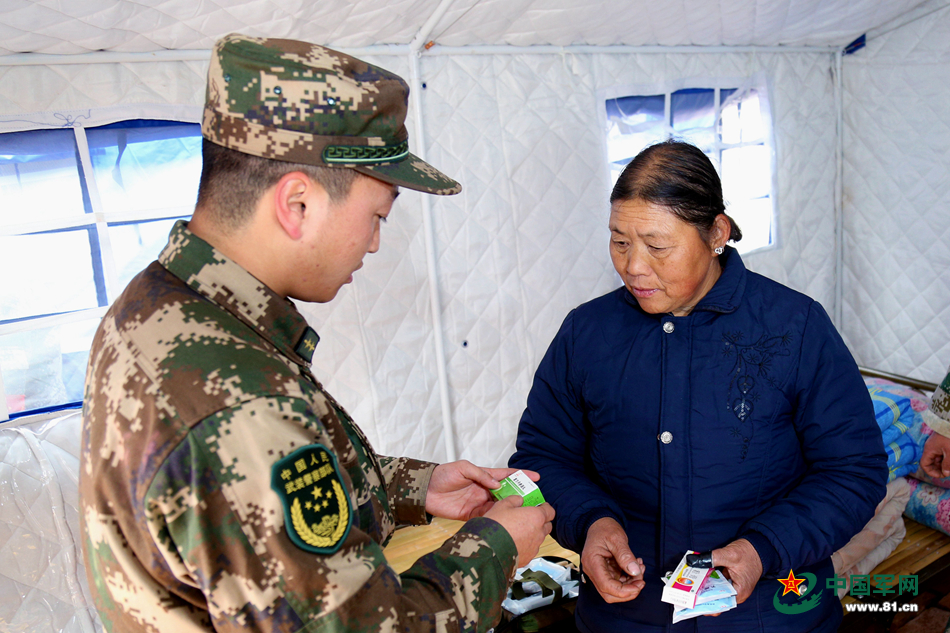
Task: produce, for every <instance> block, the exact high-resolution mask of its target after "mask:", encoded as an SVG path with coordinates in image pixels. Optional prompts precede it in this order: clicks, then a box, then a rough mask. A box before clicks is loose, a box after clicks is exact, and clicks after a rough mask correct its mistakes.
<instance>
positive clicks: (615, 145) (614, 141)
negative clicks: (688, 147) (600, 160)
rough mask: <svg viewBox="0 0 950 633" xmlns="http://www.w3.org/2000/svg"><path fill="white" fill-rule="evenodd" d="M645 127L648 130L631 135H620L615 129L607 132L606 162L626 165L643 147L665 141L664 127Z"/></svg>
mask: <svg viewBox="0 0 950 633" xmlns="http://www.w3.org/2000/svg"><path fill="white" fill-rule="evenodd" d="M646 127H647V128H648V129H646V130H643V131H640V132H636V133H631V134H622V133H620V132H619V131H618V130H617V129H616V128H615V129H614V130H611V131H608V134H607V160H608V161H610V162H611V163H618V164H620V165H621V166H622V165H626V164H627V163H629V162H630V160H631V159H632V158H633V157H634V156H636V155H637V154H639V153H640V151H641V150H642V149H643V148H644V147H647V146H648V145H653V144H654V143H658V142H660V141H663V140H666V128H665V126H662V125H656V126H654V127H652V128H650V127H649V126H646Z"/></svg>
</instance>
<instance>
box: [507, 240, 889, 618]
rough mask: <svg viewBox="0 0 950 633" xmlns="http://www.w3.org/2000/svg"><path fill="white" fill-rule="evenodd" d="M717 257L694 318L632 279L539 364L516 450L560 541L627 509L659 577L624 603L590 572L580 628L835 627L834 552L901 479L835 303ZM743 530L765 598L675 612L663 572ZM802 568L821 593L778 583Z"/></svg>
mask: <svg viewBox="0 0 950 633" xmlns="http://www.w3.org/2000/svg"><path fill="white" fill-rule="evenodd" d="M721 261H722V262H723V272H722V275H721V276H720V278H719V280H718V281H717V282H716V284H715V286H714V287H713V288H712V290H710V291H709V293H708V294H707V295H706V296H705V297H704V298H703V299H701V300H700V302H699V304H698V305H697V306H696V308H695V309H694V310H693V311H692V312H691V313H690V314H689V315H688V316H685V317H674V316H672V315H670V314H647V313H645V312H643V311H642V310H641V309H640V308H639V306H638V304H637V302H636V299H635V298H634V297H632V296H631V295H630V294H629V293H628V292H627V290H626V289H625V288H622V287H621V288H619V289H617V290H615V291H613V292H611V293H609V294H607V295H604V296H602V297H599V298H597V299H594V300H593V301H590V302H588V303H585V304H583V305H581V306H579V307H578V308H576V309H575V310H573V311H572V312H571V313H570V314H569V315H568V316H567V318H566V319H565V320H564V323H563V324H562V326H561V329H560V331H559V332H558V333H557V336H556V337H555V338H554V341H553V342H552V343H551V346H550V348H549V349H548V351H547V353H546V354H545V356H544V359H543V360H542V361H541V365H540V366H539V367H538V371H537V373H536V375H535V378H534V384H533V386H532V388H531V392H530V394H529V395H528V403H527V408H526V409H525V412H524V414H523V416H522V418H521V423H520V426H519V429H518V440H517V451H516V453H515V454H514V455H513V456H512V458H511V460H510V462H509V465H511V466H514V467H518V468H528V469H532V470H536V471H538V472H539V473H540V474H541V481H540V486H541V490H542V492H543V493H544V496H545V498H546V499H547V500H548V501H550V502H551V504H552V505H553V506H554V508H555V510H556V511H557V517H556V519H555V527H554V536H555V538H556V540H557V541H558V542H559V543H560V544H561V545H563V546H565V547H568V548H570V549H573V550H574V551H576V552H578V553H580V552H581V551H582V550H583V546H584V538H585V535H586V533H587V529H588V528H589V527H590V525H591V524H592V523H593V522H594V521H596V520H597V519H600V518H603V517H613V518H614V519H616V520H617V521H618V522H619V523H620V524H621V525H622V526H624V528H625V530H626V532H627V535H628V537H629V541H630V546H631V549H632V551H633V552H634V554H636V555H637V556H639V557H641V558H643V561H644V563H645V566H646V580H647V585H646V587H645V589H644V590H643V591H642V592H641V594H640V595H639V596H638V597H637V598H636V599H635V600H633V601H630V602H628V603H622V604H607V603H605V602H604V601H603V600H602V599H601V598H600V595H599V594H598V593H597V590H596V589H595V588H594V587H593V584H592V583H590V582H588V583H586V584H583V585H582V586H581V596H580V599H579V602H578V606H577V609H576V615H577V623H578V626H579V628H580V629H581V630H583V631H597V632H600V631H604V632H606V631H609V632H611V633H613V632H617V631H625V630H636V631H661V630H672V631H693V630H697V631H730V632H734V631H770V632H772V631H811V630H819V631H826V630H827V631H834V630H836V629H837V626H838V623H839V622H840V619H841V606H840V603H839V601H838V599H837V596H836V594H835V592H834V591H833V590H832V589H825V583H826V580H827V579H830V578H833V576H834V574H833V568H832V564H831V559H830V557H831V554H832V553H833V552H834V551H835V550H836V549H838V548H840V547H842V546H843V545H844V544H845V543H847V542H848V540H849V539H850V538H851V537H852V536H853V535H854V534H855V533H857V532H858V531H859V530H861V528H862V527H864V525H865V524H866V523H867V521H868V520H869V519H870V518H871V516H872V515H873V514H874V509H875V506H876V505H877V504H878V502H879V501H880V500H881V499H883V497H884V492H885V489H884V487H885V482H886V480H887V466H886V456H885V453H884V447H883V444H882V442H881V433H880V430H879V429H878V427H877V425H876V423H875V421H874V409H873V406H872V404H871V399H870V397H869V395H868V391H867V389H866V388H865V386H864V382H863V380H862V378H861V375H860V374H859V372H858V368H857V365H856V364H855V361H854V359H853V358H852V357H851V354H850V353H849V351H848V349H847V347H846V346H845V344H844V342H843V341H842V340H841V337H840V336H839V335H838V332H837V331H836V330H835V328H834V326H833V325H832V323H831V320H830V319H829V318H828V315H827V314H826V313H825V311H824V310H823V309H822V307H821V305H819V304H818V303H817V302H816V301H814V300H812V299H810V298H808V297H807V296H805V295H803V294H801V293H798V292H795V291H793V290H791V289H789V288H787V287H785V286H782V285H781V284H778V283H776V282H774V281H772V280H770V279H767V278H766V277H763V276H761V275H758V274H756V273H753V272H750V271H748V270H746V268H745V266H744V265H743V263H742V260H741V258H740V257H739V254H738V253H737V252H736V251H735V250H734V249H732V248H727V250H726V253H725V254H724V255H723V256H721ZM737 538H746V539H748V540H749V541H750V542H751V543H752V544H753V546H754V547H755V549H756V551H757V552H758V553H759V556H760V558H761V559H762V563H763V568H764V577H763V579H762V580H761V581H760V582H759V584H758V585H757V587H756V589H755V591H754V592H753V594H752V596H751V597H750V598H749V599H748V600H747V601H746V602H745V603H743V604H741V605H739V606H738V607H737V608H735V609H733V610H731V611H727V612H726V613H723V614H722V615H721V616H719V617H717V618H708V617H700V618H696V619H693V620H686V621H684V622H680V623H678V624H676V625H672V627H671V624H670V623H671V619H672V618H671V615H672V608H671V607H670V605H668V604H666V603H664V602H661V601H660V593H661V591H662V583H661V580H660V576H661V574H662V573H663V572H665V571H672V570H673V568H674V567H675V566H676V564H677V563H678V562H679V560H680V559H681V558H682V556H683V554H684V553H685V552H686V551H687V550H698V551H709V550H712V549H714V548H717V547H722V546H724V545H727V544H728V543H730V542H731V541H733V540H735V539H737ZM789 571H794V573H795V576H796V577H799V578H801V577H802V575H803V574H811V575H812V576H811V577H809V578H808V579H809V580H814V581H816V582H817V585H818V591H817V592H812V593H811V594H806V596H807V597H809V598H810V599H811V601H812V602H814V603H815V604H814V605H812V602H808V603H806V602H805V600H804V599H803V600H801V602H802V603H803V605H804V606H798V607H796V606H795V597H794V595H792V596H791V597H782V596H781V593H782V590H783V585H782V584H781V583H779V582H777V580H776V578H778V577H782V578H785V577H787V576H788V572H789ZM777 590H778V593H779V597H781V598H782V599H781V600H779V599H778V598H776V597H775V596H776V591H777ZM819 592H820V593H819ZM775 602H782V603H790V604H792V607H791V608H782V607H781V606H779V607H778V608H777V607H776V604H775ZM805 607H808V608H807V609H806V608H805ZM796 609H797V610H799V611H800V612H798V613H788V612H787V611H789V610H791V611H795V610H796ZM802 609H803V610H802Z"/></svg>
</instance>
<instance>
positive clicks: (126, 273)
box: [109, 218, 179, 288]
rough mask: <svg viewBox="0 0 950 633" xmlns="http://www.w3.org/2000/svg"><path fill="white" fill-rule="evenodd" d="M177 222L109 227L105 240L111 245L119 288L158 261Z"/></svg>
mask: <svg viewBox="0 0 950 633" xmlns="http://www.w3.org/2000/svg"><path fill="white" fill-rule="evenodd" d="M178 219H179V218H173V219H169V220H154V221H151V222H135V223H129V224H115V225H110V226H109V241H110V242H111V243H112V254H113V256H114V257H115V265H116V270H117V271H118V274H119V286H120V287H121V288H125V287H126V286H127V285H128V284H129V282H130V281H132V277H134V276H135V275H137V274H139V272H140V271H141V270H142V269H144V268H145V267H147V266H148V265H149V264H150V263H152V262H153V261H154V260H155V259H157V258H158V255H159V253H161V252H162V249H163V248H165V244H166V243H167V242H168V234H169V233H170V232H171V230H172V226H174V224H175V222H176V221H177V220H178Z"/></svg>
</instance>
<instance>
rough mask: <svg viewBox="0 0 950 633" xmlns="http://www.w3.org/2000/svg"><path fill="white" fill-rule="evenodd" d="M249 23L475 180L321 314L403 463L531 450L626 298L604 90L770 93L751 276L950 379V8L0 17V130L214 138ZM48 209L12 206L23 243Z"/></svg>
mask: <svg viewBox="0 0 950 633" xmlns="http://www.w3.org/2000/svg"><path fill="white" fill-rule="evenodd" d="M235 31H237V32H243V33H247V34H251V35H262V36H264V35H266V36H270V37H289V38H297V39H304V40H309V41H313V42H318V43H321V44H326V45H328V46H331V47H334V48H339V49H341V50H344V51H347V52H350V53H353V54H356V55H358V56H360V57H363V58H365V59H367V60H368V61H372V62H374V63H376V64H378V65H381V66H383V67H385V68H388V69H390V70H392V71H394V72H397V73H399V74H400V75H402V76H403V77H405V78H406V79H407V80H408V81H410V85H411V87H412V90H413V92H412V95H411V99H412V100H411V103H410V121H409V122H408V125H409V130H410V144H411V146H412V149H413V151H414V152H416V153H418V154H420V155H422V156H424V157H425V158H426V159H427V160H429V161H430V162H432V163H433V164H434V165H436V166H438V167H439V168H440V169H442V170H443V171H445V172H446V173H448V174H450V175H452V176H454V177H455V178H457V179H458V180H459V181H460V182H461V183H462V184H463V187H464V190H463V193H462V194H461V195H459V196H454V197H449V198H438V199H435V198H433V197H430V196H423V195H419V194H415V193H413V192H405V193H404V194H403V195H402V196H400V198H399V200H398V202H397V205H396V208H395V209H394V212H393V215H392V219H391V221H390V223H389V224H388V225H387V226H386V227H385V229H384V233H383V247H382V249H381V251H380V252H379V253H377V254H375V255H373V256H370V257H368V258H367V259H366V265H365V266H364V268H363V269H362V270H361V271H360V272H359V273H357V279H356V281H355V283H354V284H353V285H351V286H349V287H347V288H345V289H344V291H343V292H342V293H341V294H340V296H339V297H338V298H337V299H336V300H335V301H333V302H332V303H330V304H328V305H304V306H301V309H302V311H303V312H304V314H305V315H306V316H307V317H308V319H310V320H311V322H312V324H313V325H314V327H315V328H316V329H317V330H318V332H320V335H321V337H322V341H321V343H320V345H319V346H318V348H317V354H316V355H315V357H314V365H315V367H314V372H315V374H316V375H317V376H318V377H319V378H321V380H323V381H324V383H325V385H326V386H327V387H328V389H329V390H330V392H331V393H333V394H334V395H336V396H337V398H338V399H339V400H340V401H341V402H342V404H344V406H346V407H347V408H348V409H349V410H350V412H351V413H352V414H353V417H354V418H355V419H356V420H357V421H358V422H359V423H360V425H361V426H362V427H363V428H364V429H365V430H366V431H367V434H368V435H369V437H370V439H371V441H372V442H373V443H374V445H375V446H376V448H377V449H378V450H379V451H380V452H382V453H390V454H408V455H413V456H418V457H422V458H427V459H432V460H436V461H444V460H447V459H452V458H466V459H469V460H471V461H474V462H476V463H481V464H484V465H500V464H503V463H505V462H506V460H507V457H508V456H509V455H510V454H511V453H512V452H513V450H514V436H515V430H516V426H517V421H518V418H519V416H520V414H521V411H522V408H523V406H524V402H525V397H526V395H527V392H528V389H529V387H530V383H531V378H532V376H533V372H534V369H535V367H536V366H537V364H538V362H539V361H540V359H541V356H542V354H543V353H544V351H545V349H546V347H547V344H548V343H549V341H550V339H551V338H552V336H553V335H554V333H555V331H556V329H557V327H558V325H559V324H560V322H561V320H562V319H563V318H564V316H565V315H566V314H567V312H568V311H569V310H570V309H571V308H573V307H574V306H576V305H577V304H579V303H581V302H584V301H586V300H589V299H591V298H593V297H596V296H599V295H600V294H603V293H604V292H607V291H608V290H610V289H612V288H614V287H616V286H617V285H618V279H617V277H616V274H615V273H614V271H613V269H612V267H611V264H610V261H609V258H608V255H607V229H606V218H607V206H608V205H607V196H608V193H609V187H610V181H609V174H608V170H607V165H606V152H605V149H604V128H603V122H602V111H603V109H604V101H603V98H602V95H603V94H605V92H609V91H610V90H611V89H613V88H614V87H616V86H621V85H624V86H645V85H652V86H655V85H659V84H665V85H675V84H677V83H679V84H680V85H692V84H691V83H690V82H694V81H695V80H697V79H704V80H709V81H711V82H716V81H719V80H724V79H726V78H729V79H732V78H749V77H753V76H760V77H765V80H766V81H767V84H768V91H769V101H770V105H771V121H772V129H773V134H774V152H775V167H776V169H775V173H776V176H775V183H776V188H775V190H774V204H775V208H776V214H777V218H778V225H777V227H775V233H776V236H777V241H776V245H775V246H774V247H773V248H769V249H763V250H761V251H757V252H755V253H751V254H749V255H747V256H745V257H744V260H745V262H746V265H747V266H748V267H749V268H751V269H753V270H756V271H758V272H761V273H763V274H765V275H767V276H770V277H772V278H774V279H776V280H778V281H780V282H782V283H784V284H787V285H789V286H791V287H793V288H796V289H798V290H801V291H803V292H805V293H807V294H809V295H811V296H812V297H814V298H816V299H818V300H819V301H821V303H822V304H823V305H824V306H825V308H826V309H827V310H828V312H829V313H830V314H832V315H833V317H834V319H835V322H836V324H837V326H838V328H839V330H840V331H841V332H842V334H843V335H844V337H845V339H846V341H847V342H848V344H849V346H850V348H851V350H852V353H853V354H854V356H855V358H856V359H857V361H858V362H859V364H861V365H865V366H870V367H876V368H879V369H883V370H886V371H891V372H894V373H900V374H904V375H909V376H914V377H918V378H922V379H925V380H930V381H935V380H938V379H939V378H940V377H941V376H942V375H943V372H944V370H945V368H946V366H947V363H948V362H950V155H948V154H950V150H948V149H947V148H948V147H950V125H948V123H947V121H948V120H950V117H948V116H947V115H948V114H950V107H948V106H947V105H946V104H947V103H948V101H950V64H948V63H947V62H948V61H950V4H948V3H947V0H928V1H925V2H923V3H921V2H920V0H889V1H886V2H883V1H881V0H755V1H750V0H745V1H740V0H720V1H719V2H711V1H710V2H702V3H699V2H694V3H686V2H644V1H642V0H634V1H631V2H625V3H617V2H604V1H603V0H586V1H585V2H570V1H568V0H504V1H502V0H443V1H442V2H437V1H436V0H395V1H393V2H388V3H380V2H376V1H374V0H346V1H344V0H324V1H322V2H319V3H313V2H302V1H300V0H293V1H278V0H250V1H248V0H241V1H238V0H192V1H191V2H181V1H180V0H150V1H147V2H141V1H131V0H84V1H82V2H72V3H67V2H60V1H53V0H41V1H28V0H0V132H4V131H15V130H27V129H46V128H50V127H55V126H62V125H63V124H64V122H65V123H66V124H67V125H70V124H73V125H75V124H78V125H80V126H81V125H82V124H83V121H108V120H113V119H114V118H115V117H118V116H124V117H127V118H128V117H131V118H134V117H135V116H142V117H145V118H148V117H151V116H155V112H161V113H162V114H161V116H162V117H166V118H172V119H177V120H182V121H198V120H199V113H200V105H201V103H202V99H203V96H204V74H205V70H206V68H207V59H208V56H209V50H210V46H211V44H212V42H213V41H214V40H215V39H216V38H217V37H219V36H221V35H223V34H226V33H229V32H235ZM862 34H866V35H867V39H866V42H867V45H866V46H865V47H864V48H861V49H859V50H857V51H856V52H854V53H853V54H844V52H843V49H844V47H845V46H846V45H848V44H849V43H851V42H852V41H853V40H855V39H856V38H858V37H859V36H861V35H862ZM117 112H118V113H119V114H116V113H117ZM110 117H111V118H110ZM2 195H3V194H2V192H0V205H2V200H3V197H2ZM29 214H30V209H29V208H15V209H14V208H7V207H6V206H5V205H2V206H0V219H2V218H4V217H5V218H6V219H3V223H2V225H0V237H2V235H4V234H10V232H11V231H13V230H14V229H11V228H9V226H12V225H17V226H18V227H19V229H22V226H19V224H24V225H25V224H29V222H30V216H29ZM11 217H15V218H16V220H15V221H12V220H10V219H9V218H11ZM17 223H19V224H17ZM3 227H8V228H3ZM15 228H16V227H15ZM19 229H18V230H19ZM2 231H6V233H2ZM16 274H18V273H17V272H16V271H12V270H11V271H4V276H5V277H9V276H11V275H16ZM17 327H20V328H22V327H23V326H22V325H17V324H15V323H14V324H2V323H0V348H2V339H3V336H4V335H5V334H7V333H9V332H12V331H14V330H15V329H16V328H17ZM2 362H3V358H2V356H0V371H2V370H3V367H2ZM0 384H2V383H0ZM0 406H2V404H0ZM0 419H2V418H0ZM12 424H14V423H8V425H5V426H10V425H12ZM19 424H20V426H21V427H23V423H19ZM3 428H4V427H2V426H0V430H2V429H3ZM11 432H12V431H11ZM23 433H25V431H21V432H20V433H19V435H17V434H14V435H15V437H16V438H21V439H22V437H23ZM14 435H11V436H10V437H14ZM41 435H42V434H40V435H37V436H36V437H41ZM43 437H45V436H43ZM15 441H20V440H14V439H10V440H9V442H8V444H3V443H2V442H0V459H2V458H3V457H4V451H6V453H7V454H11V453H12V452H15V451H13V449H12V448H10V447H11V446H13V445H14V444H13V443H15ZM24 441H25V440H24ZM31 441H33V440H31ZM44 441H45V440H44ZM34 444H35V446H34ZM34 444H31V446H34V448H32V449H30V450H32V451H33V453H31V454H33V455H39V454H40V453H38V452H37V451H40V449H39V448H36V446H40V444H36V442H34ZM60 444H62V442H60ZM61 449H63V447H62V446H60V448H58V449H57V450H58V451H59V450H61ZM66 449H67V452H69V450H71V449H69V447H66ZM27 453H28V454H29V452H27ZM74 453H75V451H73V454H74ZM57 454H59V453H57ZM18 459H19V458H18ZM23 459H25V460H26V462H29V461H30V460H29V459H27V458H23ZM64 459H65V458H64ZM11 463H13V461H12V458H8V459H6V460H5V461H2V462H0V465H4V467H9V468H10V469H12V470H10V471H9V472H14V471H16V469H17V468H20V472H25V469H26V467H24V466H22V463H25V462H23V461H22V460H21V461H20V462H16V463H17V464H21V466H16V465H14V466H10V464H11ZM40 471H42V469H40ZM40 471H37V472H40ZM42 472H47V471H42ZM48 472H53V471H51V470H50V471H48ZM4 478H5V479H8V478H7V477H6V476H5V475H4ZM41 478H42V477H41ZM50 479H53V480H55V479H58V480H59V481H60V482H62V481H63V477H62V476H58V475H56V474H55V473H54V474H53V475H49V476H46V481H49V480H50ZM66 479H68V478H66ZM65 485H66V487H67V488H68V487H69V484H68V482H67V483H66V484H65ZM73 488H74V486H73ZM64 490H65V489H64ZM64 494H66V496H67V497H68V496H69V494H73V493H68V492H66V493H64ZM66 505H67V506H68V505H69V502H68V500H67V502H66ZM7 507H8V504H7V503H6V501H4V520H6V518H5V517H6V516H7ZM26 514H28V513H22V512H21V513H20V515H22V516H26ZM20 515H18V516H20ZM24 521H26V519H24ZM4 525H5V523H3V522H0V531H2V530H4V529H6V528H5V527H4ZM10 529H11V530H13V528H10ZM12 533H13V532H11V534H12ZM0 540H2V539H0ZM7 549H8V547H7V546H4V549H0V560H5V559H4V552H5V551H6V550H7ZM47 559H51V557H47ZM21 560H22V557H21ZM74 563H75V561H74V560H73V564H74ZM24 583H27V584H28V581H27V580H23V581H21V582H20V584H19V585H18V586H26V585H25V584H24ZM0 591H3V589H2V588H0ZM71 591H72V590H71ZM21 593H22V592H21ZM73 595H75V591H73ZM0 602H4V603H5V602H6V600H0ZM26 602H27V601H26V600H25V599H24V600H21V601H20V602H19V603H18V605H17V607H16V609H19V610H20V611H19V613H20V614H21V616H22V613H23V612H24V610H23V607H22V605H23V604H26ZM4 609H6V607H5V606H4V607H0V622H4V621H7V622H10V621H12V620H11V619H9V618H12V617H13V616H12V615H11V614H13V613H15V612H16V609H13V607H11V609H13V610H11V612H10V614H6V613H4ZM22 617H26V616H22ZM4 618H7V619H6V620H5V619H4ZM69 621H70V622H71V624H70V625H69V626H73V627H74V628H70V629H69V630H85V629H83V628H81V626H80V624H81V623H79V622H80V621H79V620H78V619H76V618H73V619H72V620H69ZM57 626H59V628H64V626H65V625H57ZM27 628H29V627H27ZM16 630H19V629H16ZM24 630H25V629H24ZM31 630H47V629H38V628H37V629H31ZM50 630H58V629H56V628H55V627H54V628H51V629H50Z"/></svg>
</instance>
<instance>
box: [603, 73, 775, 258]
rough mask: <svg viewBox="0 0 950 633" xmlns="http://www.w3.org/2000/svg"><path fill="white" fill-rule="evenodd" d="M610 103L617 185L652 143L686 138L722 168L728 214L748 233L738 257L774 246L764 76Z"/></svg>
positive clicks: (632, 95) (627, 94)
mask: <svg viewBox="0 0 950 633" xmlns="http://www.w3.org/2000/svg"><path fill="white" fill-rule="evenodd" d="M740 83H742V84H743V85H741V86H738V85H739V84H740ZM736 86H738V87H736ZM604 103H605V113H606V117H605V119H604V120H605V127H606V140H607V160H608V164H609V167H610V176H611V185H612V184H613V183H614V182H616V181H617V178H618V177H619V176H620V172H621V171H623V168H624V167H625V166H626V165H627V163H629V162H630V161H631V160H632V159H633V157H634V156H636V155H637V154H638V153H639V152H640V151H641V150H642V149H643V148H645V147H647V146H648V145H651V144H653V143H657V142H660V141H664V140H666V139H669V138H677V139H681V140H685V141H688V142H690V143H692V144H694V145H696V146H697V147H699V148H700V149H702V150H703V152H705V153H706V155H707V156H709V158H710V160H711V161H712V163H713V165H715V166H716V169H717V170H718V171H719V174H720V177H721V178H722V186H723V196H724V198H725V200H726V210H727V213H729V215H731V216H732V218H733V219H734V220H735V221H736V222H737V223H738V224H739V226H740V228H742V233H743V238H742V241H741V242H739V243H738V244H736V247H737V248H738V250H739V252H741V253H749V252H752V251H756V250H760V249H763V248H768V247H770V246H773V245H774V244H775V243H776V230H775V229H776V226H777V224H776V207H775V195H774V191H775V188H774V183H775V162H774V159H773V156H774V152H773V146H774V144H773V142H772V138H771V137H772V135H771V118H770V113H769V108H768V93H767V91H766V87H765V81H764V80H763V79H762V78H761V77H756V78H754V79H753V80H749V81H745V82H739V81H736V82H735V83H733V85H732V86H727V87H682V86H678V87H673V88H665V89H664V87H659V88H657V87H653V88H652V89H651V88H645V89H644V88H630V89H626V88H622V89H613V90H611V91H609V93H605V94H604Z"/></svg>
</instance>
